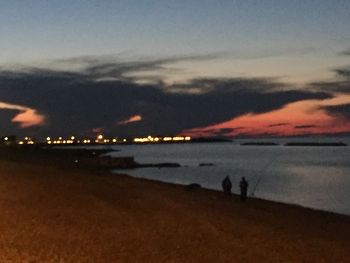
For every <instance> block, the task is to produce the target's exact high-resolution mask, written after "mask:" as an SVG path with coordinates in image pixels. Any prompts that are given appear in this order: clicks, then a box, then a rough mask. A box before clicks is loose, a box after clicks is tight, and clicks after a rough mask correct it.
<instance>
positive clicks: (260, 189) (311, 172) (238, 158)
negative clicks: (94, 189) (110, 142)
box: [110, 137, 350, 215]
mask: <svg viewBox="0 0 350 263" xmlns="http://www.w3.org/2000/svg"><path fill="white" fill-rule="evenodd" d="M245 142H258V143H262V142H274V143H277V144H278V145H276V146H260V145H259V146H257V145H251V146H247V145H241V144H242V143H245ZM287 142H318V143H322V142H344V143H346V144H347V145H350V137H305V138H269V139H240V140H234V141H233V142H216V143H178V144H144V145H116V146H112V148H113V149H114V150H116V151H115V152H112V153H110V154H111V155H112V156H119V157H125V156H134V158H135V161H137V162H139V163H164V162H171V163H178V164H180V165H181V167H178V168H139V169H129V170H122V172H123V173H126V174H128V175H130V176H132V177H137V178H145V179H150V180H156V181H161V182H167V183H174V184H181V185H188V184H192V183H197V184H200V185H201V186H202V187H203V188H208V189H213V190H217V191H221V182H222V180H223V179H224V178H225V177H226V176H229V178H230V179H231V182H232V184H233V188H232V192H234V193H237V194H238V193H239V186H238V185H239V181H240V180H241V177H243V176H244V177H245V178H246V179H247V181H248V182H249V188H248V194H249V196H252V197H256V198H261V199H266V200H273V201H278V202H283V203H289V204H296V205H300V206H303V207H308V208H313V209H319V210H325V211H331V212H336V213H340V214H347V215H350V146H340V147H334V146H285V145H284V144H285V143H287ZM114 172H116V173H118V172H120V170H115V171H114Z"/></svg>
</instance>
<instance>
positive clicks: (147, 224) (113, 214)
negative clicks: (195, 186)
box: [0, 161, 350, 262]
mask: <svg viewBox="0 0 350 263" xmlns="http://www.w3.org/2000/svg"><path fill="white" fill-rule="evenodd" d="M0 262H350V218H349V217H346V216H341V215H335V214H331V213H325V212H318V211H312V210H309V209H304V208H299V207H295V206H288V205H282V204H278V203H272V202H267V201H261V200H250V201H249V202H248V203H246V204H241V203H239V201H238V200H237V197H232V198H228V197H226V196H224V195H223V194H221V193H217V192H212V191H208V190H200V189H199V190H195V191H190V192H188V191H185V190H184V188H183V187H181V186H174V185H167V184H162V183H157V182H150V181H145V180H139V179H133V178H129V177H126V176H118V175H108V174H93V173H92V172H83V171H74V170H68V169H65V170H59V169H57V168H50V167H44V166H39V165H29V164H21V163H15V162H9V161H0Z"/></svg>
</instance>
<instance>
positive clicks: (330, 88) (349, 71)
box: [308, 66, 350, 93]
mask: <svg viewBox="0 0 350 263" xmlns="http://www.w3.org/2000/svg"><path fill="white" fill-rule="evenodd" d="M333 72H334V73H335V78H334V80H333V81H322V82H313V83H311V84H310V85H309V87H308V88H311V89H313V90H318V91H325V92H341V93H350V66H348V67H343V68H338V69H334V70H333Z"/></svg>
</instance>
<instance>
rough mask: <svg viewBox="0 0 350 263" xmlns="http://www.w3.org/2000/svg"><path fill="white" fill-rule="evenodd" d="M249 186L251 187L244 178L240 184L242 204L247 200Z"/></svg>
mask: <svg viewBox="0 0 350 263" xmlns="http://www.w3.org/2000/svg"><path fill="white" fill-rule="evenodd" d="M248 186H249V184H248V182H247V181H246V179H245V178H244V177H242V179H241V181H240V183H239V188H240V189H241V196H240V200H241V202H245V200H247V192H248Z"/></svg>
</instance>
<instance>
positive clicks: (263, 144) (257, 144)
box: [240, 142, 279, 146]
mask: <svg viewBox="0 0 350 263" xmlns="http://www.w3.org/2000/svg"><path fill="white" fill-rule="evenodd" d="M240 145H243V146H277V145H279V144H278V143H274V142H243V143H241V144H240Z"/></svg>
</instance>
